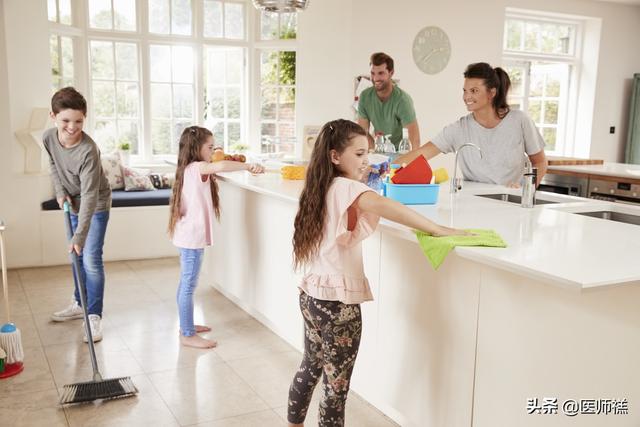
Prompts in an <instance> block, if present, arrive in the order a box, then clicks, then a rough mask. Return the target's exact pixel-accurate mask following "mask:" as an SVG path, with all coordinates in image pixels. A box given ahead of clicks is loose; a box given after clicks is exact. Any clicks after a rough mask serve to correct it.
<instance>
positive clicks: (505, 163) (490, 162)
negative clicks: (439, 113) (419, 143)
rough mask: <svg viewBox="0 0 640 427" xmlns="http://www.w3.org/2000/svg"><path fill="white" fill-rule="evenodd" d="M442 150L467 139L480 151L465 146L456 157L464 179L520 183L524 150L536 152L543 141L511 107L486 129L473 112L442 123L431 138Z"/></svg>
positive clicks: (528, 152) (454, 148) (494, 182)
mask: <svg viewBox="0 0 640 427" xmlns="http://www.w3.org/2000/svg"><path fill="white" fill-rule="evenodd" d="M432 142H433V144H434V145H435V146H436V147H438V149H439V150H440V151H442V152H443V153H451V152H454V151H457V150H458V149H459V148H460V147H461V146H462V145H463V144H466V143H467V142H471V143H473V144H476V145H477V146H478V147H480V149H481V150H482V156H483V157H482V158H480V153H478V150H474V149H473V148H465V149H464V150H463V151H461V152H460V154H459V156H458V163H459V165H460V170H461V171H462V174H463V175H464V179H465V180H468V181H477V182H486V183H491V184H502V185H507V184H510V183H515V182H520V178H521V177H522V173H523V170H524V163H525V157H524V153H527V154H529V155H531V154H536V153H539V152H540V151H541V150H543V149H544V140H543V139H542V136H541V135H540V133H539V132H538V130H537V129H536V127H535V125H534V123H533V121H532V120H531V118H529V116H527V115H526V114H525V113H524V112H523V111H520V110H511V111H509V113H507V115H506V116H505V117H504V118H503V119H502V121H501V122H500V123H498V125H497V126H496V127H494V128H492V129H487V128H485V127H483V126H482V125H480V124H479V123H478V122H476V120H475V119H474V118H473V114H471V113H470V114H468V115H466V116H464V117H461V118H460V120H458V121H456V122H454V123H451V124H450V125H448V126H446V127H445V128H444V129H442V131H440V133H439V134H438V135H437V136H436V137H435V138H434V139H433V141H432Z"/></svg>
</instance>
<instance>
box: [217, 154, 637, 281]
mask: <svg viewBox="0 0 640 427" xmlns="http://www.w3.org/2000/svg"><path fill="white" fill-rule="evenodd" d="M563 167H564V166H563ZM591 167H593V166H591ZM638 170H640V167H639V168H638ZM220 179H221V180H223V181H226V182H230V183H233V184H235V185H238V186H240V187H243V188H246V189H249V190H252V191H256V192H258V193H262V194H265V195H269V196H274V197H277V198H280V199H284V200H288V201H290V202H292V203H293V204H294V205H295V204H297V202H298V197H299V194H300V191H301V190H302V183H303V181H287V180H283V179H282V178H281V177H280V174H277V173H266V174H263V175H255V176H254V175H251V174H249V173H248V172H244V171H243V172H231V173H223V174H220ZM447 184H448V183H445V184H443V185H441V187H440V195H439V199H438V203H437V204H436V205H420V206H412V208H413V209H415V210H416V211H418V212H420V213H421V214H423V215H424V216H426V217H428V218H429V219H431V220H433V221H436V222H438V223H440V224H443V225H448V226H452V227H456V228H487V229H493V230H495V231H497V232H498V233H499V234H500V235H501V236H502V238H503V239H504V240H505V242H507V245H508V247H507V248H485V247H458V248H456V249H455V251H456V253H457V254H458V255H459V256H461V257H463V258H468V259H471V260H474V261H476V262H479V263H481V264H486V265H490V266H493V267H496V268H499V269H503V270H508V271H512V272H514V273H518V274H520V275H524V276H528V277H532V278H535V279H538V280H542V281H544V282H547V283H552V284H554V285H559V286H563V287H568V288H572V289H578V290H583V289H588V288H597V287H603V286H611V285H621V284H628V283H634V282H635V283H636V284H640V262H639V260H640V258H639V255H640V226H637V225H632V224H625V223H620V222H614V221H608V220H603V219H599V218H592V217H587V216H584V215H577V214H575V213H571V212H590V211H599V210H614V211H619V212H623V213H630V214H636V215H640V208H638V207H634V206H627V205H619V204H615V203H609V202H602V201H598V200H593V199H581V198H576V197H571V196H564V195H559V194H553V193H543V192H538V197H539V198H544V199H547V200H556V201H559V202H561V203H556V204H545V205H538V206H536V207H535V208H533V209H525V208H521V207H520V205H518V204H514V203H509V202H503V201H498V200H493V199H487V198H484V197H477V196H475V194H491V193H511V194H520V190H518V189H512V188H506V187H503V186H498V185H488V184H479V183H471V182H466V183H465V185H464V188H463V189H462V191H461V192H459V193H457V194H449V186H448V185H447ZM222 203H224V202H222ZM294 208H295V209H297V206H295V207H294ZM380 226H381V227H383V228H384V229H385V230H386V231H390V232H394V233H395V234H398V235H400V236H402V237H404V238H407V239H409V240H415V236H414V235H413V233H412V231H411V230H409V229H408V228H407V227H405V226H403V225H400V224H396V223H393V222H391V221H387V220H382V221H381V222H380ZM425 262H427V261H426V260H425Z"/></svg>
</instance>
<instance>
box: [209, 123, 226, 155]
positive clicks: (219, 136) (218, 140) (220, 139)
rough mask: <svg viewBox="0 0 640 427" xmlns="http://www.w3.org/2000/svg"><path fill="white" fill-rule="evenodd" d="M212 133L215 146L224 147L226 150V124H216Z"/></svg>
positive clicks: (212, 128)
mask: <svg viewBox="0 0 640 427" xmlns="http://www.w3.org/2000/svg"><path fill="white" fill-rule="evenodd" d="M211 132H212V133H213V145H214V146H216V147H224V148H225V149H226V147H225V145H224V122H223V121H218V122H215V123H214V124H213V126H212V127H211Z"/></svg>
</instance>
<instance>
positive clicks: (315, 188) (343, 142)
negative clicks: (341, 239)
mask: <svg viewBox="0 0 640 427" xmlns="http://www.w3.org/2000/svg"><path fill="white" fill-rule="evenodd" d="M357 135H362V136H366V132H365V131H364V129H362V127H360V125H358V124H357V123H354V122H351V121H349V120H342V119H339V120H334V121H331V122H329V123H326V124H325V125H324V126H323V127H322V129H321V130H320V133H319V134H318V139H317V140H316V144H315V146H314V147H313V152H312V153H311V160H310V161H309V167H308V169H307V177H306V181H305V183H304V188H303V189H302V194H301V195H300V204H299V207H298V213H297V215H296V220H295V222H294V232H293V265H294V268H295V269H298V268H300V267H302V266H303V265H305V264H307V263H309V262H310V261H311V260H312V259H313V258H314V257H315V256H316V255H317V253H318V248H319V247H320V243H321V242H322V232H323V230H324V224H325V217H326V214H327V201H326V197H327V191H329V187H330V186H331V182H332V181H333V178H335V177H336V176H339V175H340V172H339V171H338V169H337V168H336V166H335V165H334V164H333V162H331V150H335V151H336V152H337V153H339V154H340V153H342V152H343V151H344V150H345V149H346V148H347V147H348V146H349V145H350V144H351V139H353V138H354V137H355V136H357Z"/></svg>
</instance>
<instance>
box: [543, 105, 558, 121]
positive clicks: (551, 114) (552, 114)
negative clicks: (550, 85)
mask: <svg viewBox="0 0 640 427" xmlns="http://www.w3.org/2000/svg"><path fill="white" fill-rule="evenodd" d="M544 123H545V124H548V125H557V124H558V101H546V102H545V103H544Z"/></svg>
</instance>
